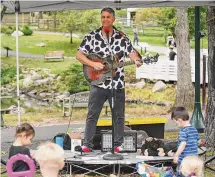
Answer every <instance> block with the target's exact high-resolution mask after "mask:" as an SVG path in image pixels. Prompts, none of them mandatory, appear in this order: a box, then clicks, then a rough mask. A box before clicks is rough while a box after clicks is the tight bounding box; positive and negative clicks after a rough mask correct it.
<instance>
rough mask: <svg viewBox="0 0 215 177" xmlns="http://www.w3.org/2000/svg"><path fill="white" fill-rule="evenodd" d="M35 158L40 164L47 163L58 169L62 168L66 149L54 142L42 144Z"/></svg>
mask: <svg viewBox="0 0 215 177" xmlns="http://www.w3.org/2000/svg"><path fill="white" fill-rule="evenodd" d="M35 158H36V160H37V161H38V163H39V164H40V166H43V165H46V166H49V167H53V168H58V169H62V168H63V166H64V150H63V149H62V147H60V146H59V145H57V144H55V143H52V142H46V143H44V144H42V145H40V146H39V147H38V150H37V152H36V156H35Z"/></svg>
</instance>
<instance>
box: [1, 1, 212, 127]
mask: <svg viewBox="0 0 215 177" xmlns="http://www.w3.org/2000/svg"><path fill="white" fill-rule="evenodd" d="M1 3H2V5H3V6H6V7H7V11H6V12H11V13H15V14H16V34H18V32H17V31H18V23H19V22H18V13H23V12H40V11H60V10H80V9H102V8H104V7H112V8H115V9H125V8H148V7H189V6H215V1H214V0H190V1H187V0H181V1H177V0H157V1H151V0H139V1H129V0H103V1H101V0H95V1H82V0H59V1H49V0H46V1H24V0H23V1H12V0H2V1H1ZM18 49H19V46H18V35H16V68H17V98H18V103H17V104H18V124H20V111H19V110H20V101H19V98H20V94H19V51H18ZM196 52H200V51H196ZM199 56H200V54H199ZM199 60H200V58H199Z"/></svg>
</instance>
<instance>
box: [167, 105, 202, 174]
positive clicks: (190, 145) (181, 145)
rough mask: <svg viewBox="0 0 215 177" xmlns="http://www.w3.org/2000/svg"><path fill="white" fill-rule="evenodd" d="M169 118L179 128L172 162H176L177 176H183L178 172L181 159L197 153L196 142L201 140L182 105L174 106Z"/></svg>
mask: <svg viewBox="0 0 215 177" xmlns="http://www.w3.org/2000/svg"><path fill="white" fill-rule="evenodd" d="M171 119H172V120H173V121H174V122H175V123H176V124H177V126H178V127H179V128H181V129H180V131H179V134H178V149H177V151H176V153H175V155H174V159H173V162H174V163H177V177H183V175H182V174H181V173H180V172H179V167H180V165H181V161H182V160H183V158H185V157H186V156H190V155H196V156H197V155H198V143H200V142H201V140H200V139H199V135H198V131H197V129H196V128H194V127H192V126H191V125H190V122H189V114H188V112H187V110H186V109H185V108H184V107H176V108H175V109H174V110H173V112H172V115H171Z"/></svg>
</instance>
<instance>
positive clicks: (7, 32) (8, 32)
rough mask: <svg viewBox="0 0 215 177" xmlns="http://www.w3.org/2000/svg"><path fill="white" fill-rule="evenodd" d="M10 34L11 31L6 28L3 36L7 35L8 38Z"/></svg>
mask: <svg viewBox="0 0 215 177" xmlns="http://www.w3.org/2000/svg"><path fill="white" fill-rule="evenodd" d="M12 33H13V31H12V30H11V29H9V28H7V29H6V31H5V34H6V35H8V36H9V35H11V34H12Z"/></svg>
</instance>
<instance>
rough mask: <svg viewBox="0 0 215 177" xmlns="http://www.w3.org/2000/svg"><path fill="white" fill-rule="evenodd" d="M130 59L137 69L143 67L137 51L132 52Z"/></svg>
mask: <svg viewBox="0 0 215 177" xmlns="http://www.w3.org/2000/svg"><path fill="white" fill-rule="evenodd" d="M129 57H130V58H131V59H132V60H133V61H134V63H135V65H136V66H137V67H140V66H141V65H142V62H141V58H140V57H139V55H138V53H137V52H136V51H134V52H131V53H130V54H129Z"/></svg>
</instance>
